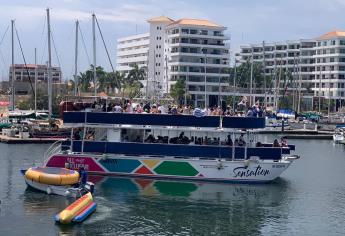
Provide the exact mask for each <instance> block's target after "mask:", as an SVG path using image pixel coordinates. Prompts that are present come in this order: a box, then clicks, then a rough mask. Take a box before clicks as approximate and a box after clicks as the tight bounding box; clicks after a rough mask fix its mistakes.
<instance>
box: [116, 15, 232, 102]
mask: <svg viewBox="0 0 345 236" xmlns="http://www.w3.org/2000/svg"><path fill="white" fill-rule="evenodd" d="M148 23H149V24H150V32H149V33H148V34H145V35H146V37H147V36H148V38H149V40H148V42H147V41H145V42H147V43H148V44H145V48H146V49H147V54H146V55H147V58H148V60H147V62H146V63H147V64H145V65H147V68H148V81H146V82H147V84H148V86H149V88H148V89H147V90H146V91H150V92H151V96H152V95H153V96H163V95H164V94H166V93H168V92H169V91H170V88H171V86H172V85H173V84H174V83H176V81H177V80H179V79H181V80H184V81H185V82H186V91H187V93H186V94H188V98H189V101H190V103H192V104H193V105H195V106H204V105H205V103H206V105H216V104H219V103H220V100H225V99H226V96H229V95H230V93H229V91H230V90H229V72H228V67H229V58H230V54H229V44H228V43H227V41H228V40H229V37H227V36H225V34H224V32H225V31H226V29H227V28H226V27H224V26H221V25H218V24H216V23H213V22H211V21H209V20H202V19H185V18H183V19H180V20H173V19H171V18H168V17H166V16H160V17H155V18H152V19H150V20H148ZM128 38H137V39H139V38H140V39H143V37H142V36H140V35H136V36H131V37H128ZM125 39H126V38H121V39H119V40H118V42H126V40H125ZM138 41H139V40H138ZM131 50H132V51H133V55H136V53H137V52H138V50H139V48H136V49H134V48H133V49H132V47H129V46H128V44H127V43H123V44H122V45H121V46H118V55H117V70H118V71H125V68H124V67H123V66H125V64H127V63H129V61H128V60H129V57H125V58H124V57H123V56H124V53H123V52H124V51H131ZM133 61H134V59H133ZM120 62H121V63H122V64H120ZM135 63H138V64H139V60H138V61H137V62H135ZM144 86H145V84H144Z"/></svg>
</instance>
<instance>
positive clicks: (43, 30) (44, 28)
mask: <svg viewBox="0 0 345 236" xmlns="http://www.w3.org/2000/svg"><path fill="white" fill-rule="evenodd" d="M46 22H47V16H45V18H44V22H43V29H42V33H41V38H40V42H42V39H43V37H44V32H45V30H46ZM44 38H46V37H44Z"/></svg>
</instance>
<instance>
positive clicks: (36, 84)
mask: <svg viewBox="0 0 345 236" xmlns="http://www.w3.org/2000/svg"><path fill="white" fill-rule="evenodd" d="M36 112H37V48H35V113H36Z"/></svg>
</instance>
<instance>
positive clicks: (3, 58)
mask: <svg viewBox="0 0 345 236" xmlns="http://www.w3.org/2000/svg"><path fill="white" fill-rule="evenodd" d="M0 57H1V62H2V63H3V64H4V67H5V68H6V61H5V57H4V54H3V53H2V51H1V49H0Z"/></svg>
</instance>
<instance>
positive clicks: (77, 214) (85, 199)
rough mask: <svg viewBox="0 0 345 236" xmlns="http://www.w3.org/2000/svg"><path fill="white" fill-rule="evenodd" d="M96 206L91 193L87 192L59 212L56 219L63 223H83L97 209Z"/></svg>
mask: <svg viewBox="0 0 345 236" xmlns="http://www.w3.org/2000/svg"><path fill="white" fill-rule="evenodd" d="M96 207H97V204H96V203H95V202H94V201H93V198H92V195H91V193H87V194H85V195H83V196H82V197H81V198H79V199H78V200H76V201H75V202H73V203H72V204H71V205H69V206H68V207H67V208H66V209H65V210H63V211H61V212H60V213H59V214H57V215H56V216H55V217H54V219H55V221H56V222H57V223H61V224H69V223H81V222H83V221H84V220H85V219H86V218H87V217H88V216H89V215H91V213H93V212H94V211H95V210H96Z"/></svg>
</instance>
